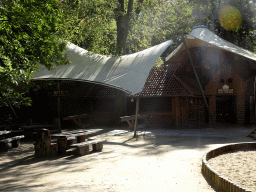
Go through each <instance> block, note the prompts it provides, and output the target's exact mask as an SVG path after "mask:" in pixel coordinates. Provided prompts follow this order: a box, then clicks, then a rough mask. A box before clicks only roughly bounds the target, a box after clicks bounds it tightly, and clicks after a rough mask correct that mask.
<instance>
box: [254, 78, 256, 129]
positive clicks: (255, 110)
mask: <svg viewBox="0 0 256 192" xmlns="http://www.w3.org/2000/svg"><path fill="white" fill-rule="evenodd" d="M255 97H256V77H255V79H254V114H255V126H256V104H255V101H256V98H255Z"/></svg>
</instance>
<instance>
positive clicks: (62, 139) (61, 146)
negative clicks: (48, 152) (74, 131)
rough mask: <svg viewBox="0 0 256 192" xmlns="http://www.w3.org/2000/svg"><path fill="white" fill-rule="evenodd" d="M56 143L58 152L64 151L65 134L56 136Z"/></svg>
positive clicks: (65, 146) (65, 147)
mask: <svg viewBox="0 0 256 192" xmlns="http://www.w3.org/2000/svg"><path fill="white" fill-rule="evenodd" d="M57 143H58V154H64V153H66V149H67V137H66V136H59V137H58V138H57Z"/></svg>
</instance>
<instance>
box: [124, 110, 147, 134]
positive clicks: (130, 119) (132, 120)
mask: <svg viewBox="0 0 256 192" xmlns="http://www.w3.org/2000/svg"><path fill="white" fill-rule="evenodd" d="M120 119H121V122H125V121H126V122H127V123H128V125H129V128H130V130H131V131H132V130H133V129H134V125H135V115H131V116H124V117H120ZM138 119H145V124H141V125H137V128H138V129H139V128H144V127H147V126H149V127H150V125H149V123H148V115H147V114H144V115H140V114H139V115H138Z"/></svg>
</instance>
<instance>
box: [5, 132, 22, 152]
mask: <svg viewBox="0 0 256 192" xmlns="http://www.w3.org/2000/svg"><path fill="white" fill-rule="evenodd" d="M22 138H24V135H19V136H15V137H10V138H6V139H2V140H0V151H5V152H7V151H8V150H9V148H10V147H9V145H8V144H9V143H12V148H18V147H19V146H20V139H22Z"/></svg>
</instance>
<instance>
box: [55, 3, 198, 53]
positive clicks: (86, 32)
mask: <svg viewBox="0 0 256 192" xmlns="http://www.w3.org/2000/svg"><path fill="white" fill-rule="evenodd" d="M192 5H193V4H192V3H189V2H186V1H183V0H177V1H174V2H172V1H167V0H150V1H143V0H134V1H132V0H123V1H122V0H115V1H107V0H99V1H90V0H63V1H62V3H61V5H60V7H59V8H60V9H61V10H62V11H63V13H64V14H65V17H64V18H63V20H62V22H63V24H64V25H63V27H62V29H61V30H60V31H59V33H58V34H59V35H60V36H61V37H62V38H64V39H67V40H69V41H71V42H72V43H75V44H77V45H79V46H81V47H83V48H84V49H87V50H90V51H92V52H94V53H99V54H106V55H111V54H112V55H120V54H124V53H126V54H127V53H132V52H137V51H140V50H143V49H146V48H148V47H150V46H152V45H156V44H158V43H161V42H163V41H165V40H168V39H173V40H175V43H174V46H176V45H178V44H179V43H180V41H181V38H180V33H181V31H185V32H187V33H189V32H190V30H191V28H192V27H193V25H194V23H195V21H196V20H195V18H193V17H191V13H192V8H193V7H192ZM174 46H173V47H174ZM122 49H123V50H122ZM170 50H171V49H170Z"/></svg>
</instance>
